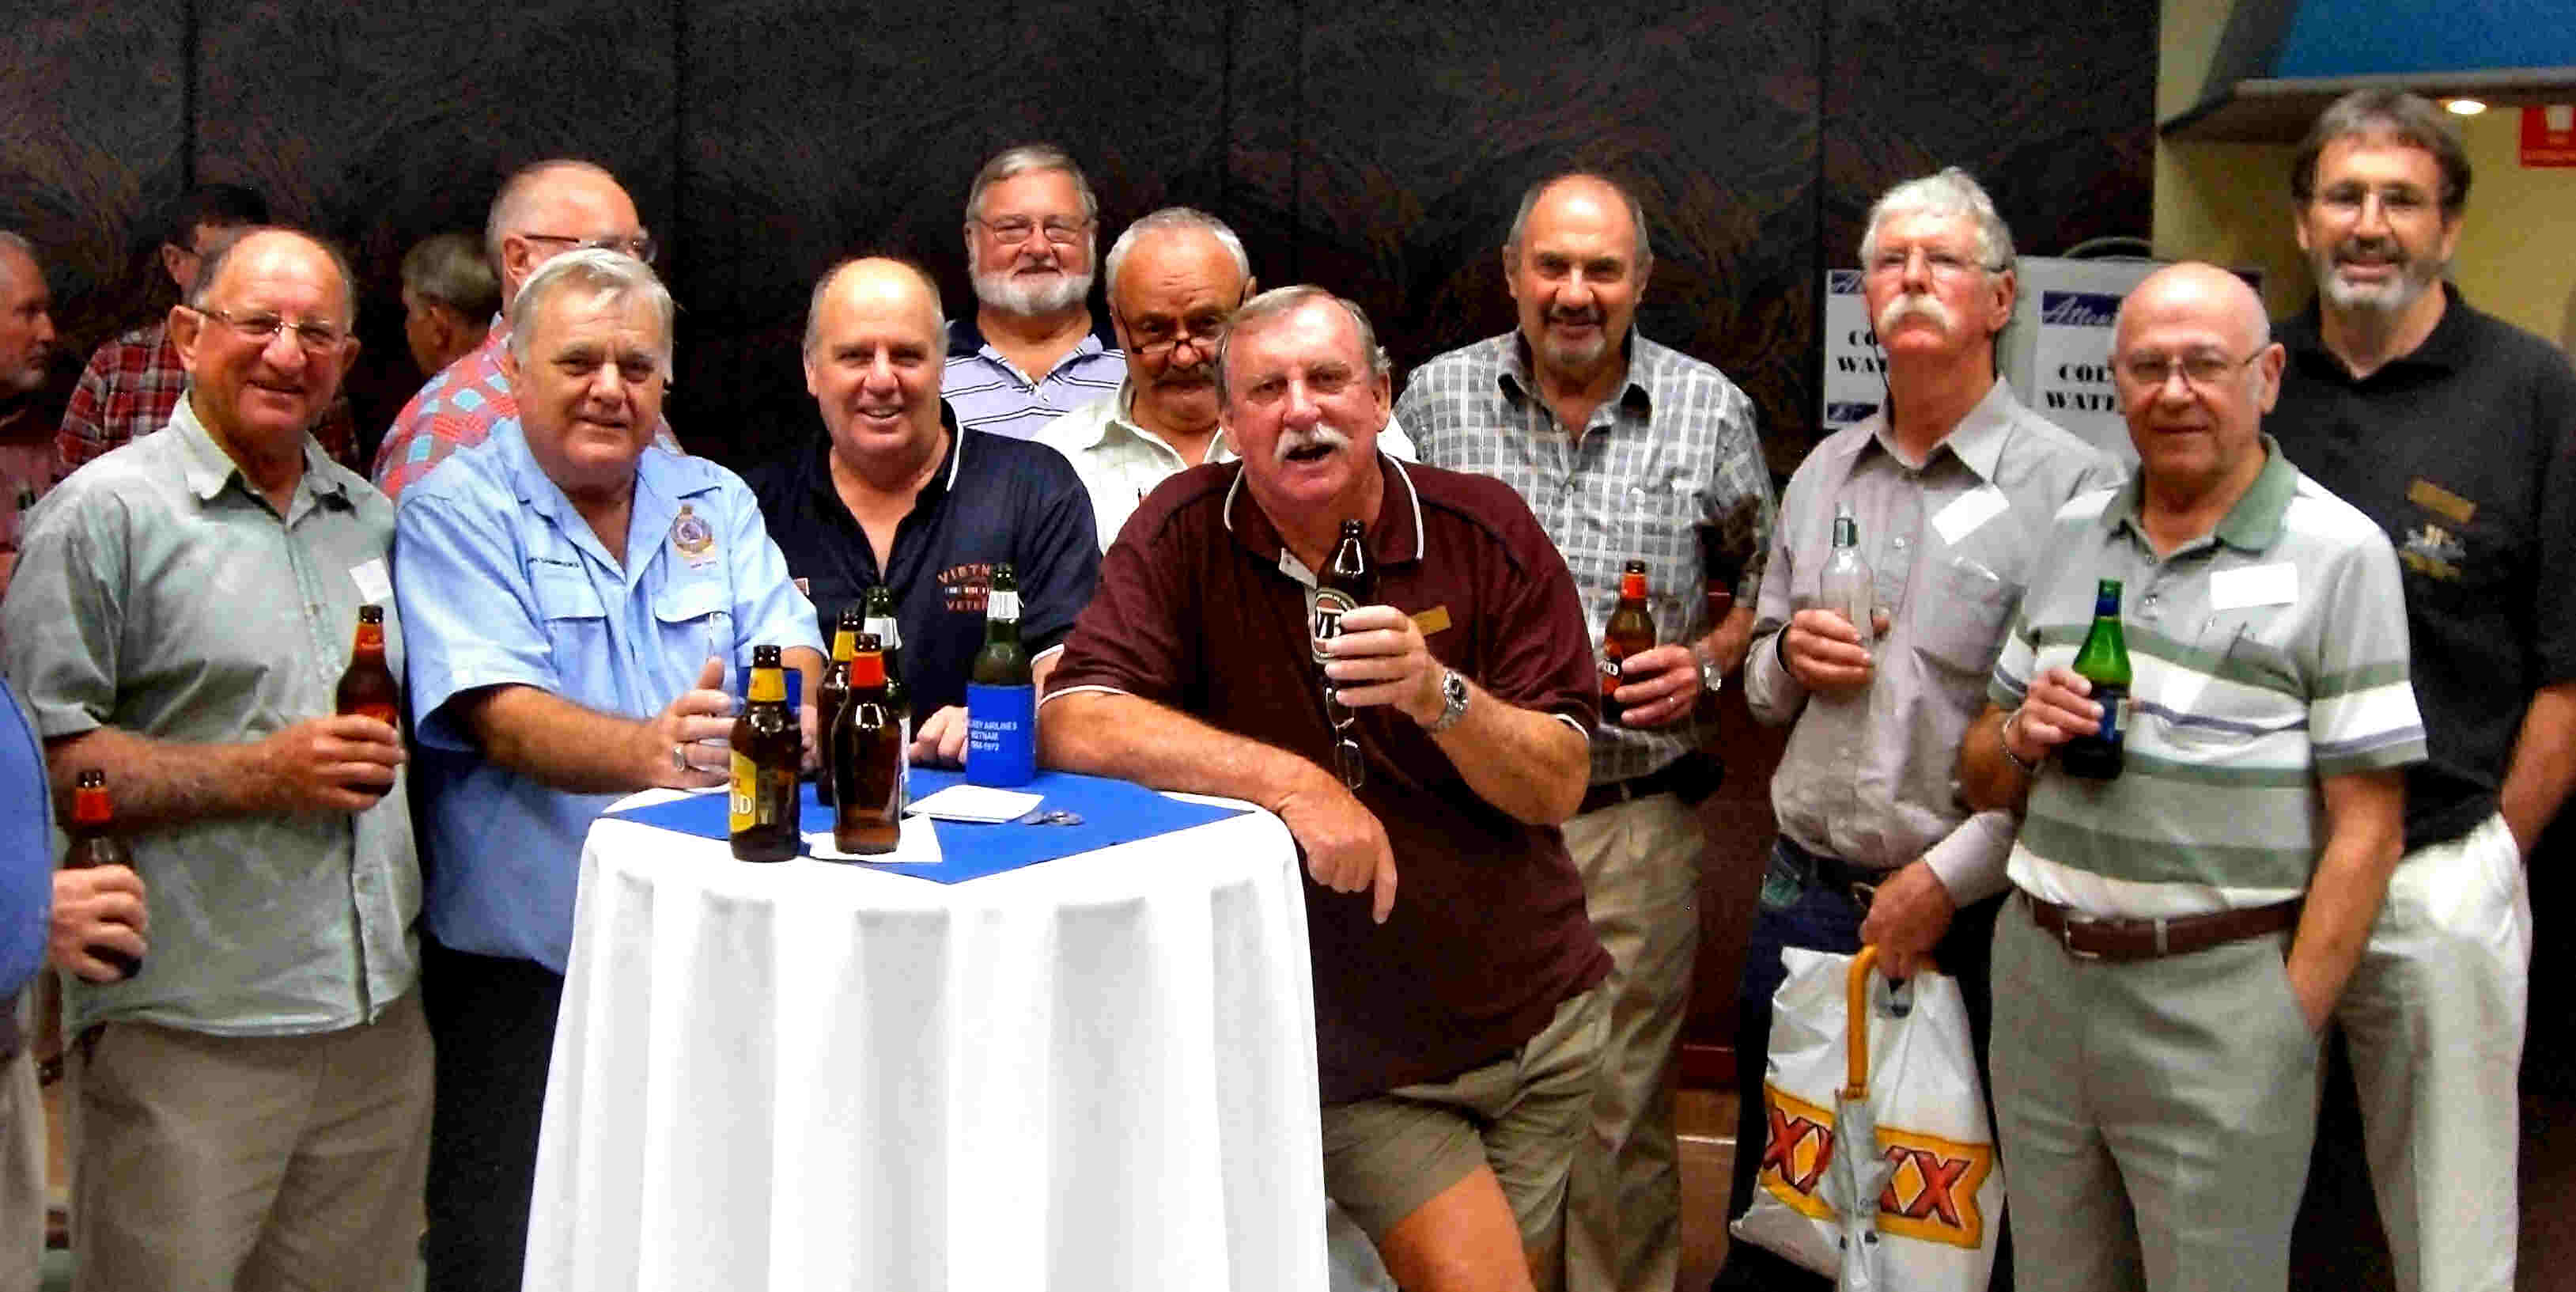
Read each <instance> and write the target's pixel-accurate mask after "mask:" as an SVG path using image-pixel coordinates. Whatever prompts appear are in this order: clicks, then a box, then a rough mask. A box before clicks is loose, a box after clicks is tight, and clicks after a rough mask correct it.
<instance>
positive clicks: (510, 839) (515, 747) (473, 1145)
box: [395, 250, 823, 1289]
mask: <svg viewBox="0 0 2576 1292" xmlns="http://www.w3.org/2000/svg"><path fill="white" fill-rule="evenodd" d="M671 316H672V305H671V297H670V294H669V292H667V291H666V290H664V288H663V287H662V284H661V283H660V281H658V280H657V279H655V278H654V276H653V273H652V271H651V270H650V269H648V268H646V267H645V266H644V264H643V263H642V262H640V261H637V260H635V259H633V258H631V257H628V256H624V255H621V254H618V253H616V252H612V251H604V250H589V251H579V252H573V253H570V254H567V255H564V256H560V257H558V258H556V259H555V260H553V261H550V262H548V263H547V264H546V266H545V267H544V268H542V269H540V270H538V271H537V273H536V274H535V275H533V276H532V277H531V278H530V279H529V280H528V282H527V283H526V285H525V286H523V287H522V288H521V289H520V291H519V295H518V296H517V297H516V298H514V299H513V301H512V302H511V305H510V320H509V321H510V329H511V330H510V340H509V351H508V355H507V359H506V361H505V362H506V364H507V366H508V369H509V372H510V376H511V380H512V383H513V388H514V389H515V390H516V391H517V392H518V399H519V416H518V417H517V418H516V419H513V420H505V421H503V422H501V423H500V424H498V425H497V426H495V427H494V428H493V432H492V436H491V438H490V439H489V440H487V441H485V442H484V443H483V444H481V445H478V446H475V447H473V448H470V449H466V450H462V451H460V452H458V453H457V454H455V455H454V456H452V457H451V458H449V459H448V460H447V461H445V462H442V463H441V464H439V466H438V467H436V468H435V469H433V470H432V471H431V472H430V473H429V474H428V475H426V476H424V477H422V478H421V480H420V481H419V482H418V483H416V484H414V485H412V486H411V487H410V488H409V489H407V490H405V491H404V493H403V498H402V506H401V508H400V510H399V512H398V514H397V520H396V539H395V574H396V578H397V582H398V585H399V586H398V592H397V595H398V597H399V599H400V603H401V606H402V608H403V611H404V614H405V616H406V622H407V623H411V621H410V619H409V616H412V615H418V616H420V618H419V620H418V621H417V622H416V623H412V627H411V641H412V656H411V673H410V688H411V709H412V718H413V722H414V723H415V725H416V730H417V732H418V735H419V740H420V746H421V767H420V776H421V785H422V789H423V798H422V802H423V808H424V812H425V816H426V819H427V821H428V832H427V841H428V851H429V853H430V855H431V856H432V857H433V858H434V862H433V866H434V869H433V873H432V878H431V880H430V884H429V893H428V898H427V902H426V911H425V914H426V923H427V925H428V931H429V934H430V936H429V938H428V939H427V940H425V942H424V946H423V960H424V979H425V982H426V988H425V996H426V1002H425V1003H426V1004H427V1005H428V1008H429V1015H430V1027H431V1030H432V1032H433V1034H434V1035H435V1036H436V1037H437V1038H438V1109H437V1117H436V1120H435V1122H434V1124H433V1127H432V1131H431V1148H430V1157H431V1164H430V1184H429V1219H430V1237H429V1245H428V1251H427V1255H428V1259H429V1267H430V1279H429V1286H430V1287H432V1288H448V1287H454V1288H473V1289H485V1288H495V1287H516V1286H518V1284H519V1275H520V1264H521V1261H522V1258H523V1256H524V1254H525V1249H526V1226H527V1210H528V1195H529V1190H530V1188H531V1185H532V1182H533V1176H534V1171H535V1165H536V1145H537V1129H538V1117H539V1113H540V1111H541V1109H542V1108H543V1106H544V1095H545V1078H546V1065H547V1061H548V1058H549V1056H550V1055H551V1054H552V1052H553V1048H554V1018H555V1006H556V1004H557V1002H558V1001H559V1000H560V999H561V996H562V990H563V977H562V974H563V969H564V961H565V958H566V956H567V954H568V953H569V951H570V949H571V945H572V916H573V891H574V886H575V882H576V879H577V876H578V871H579V867H580V861H581V849H582V840H583V838H584V836H585V835H586V834H587V833H588V832H589V829H590V823H591V820H592V819H593V818H594V817H596V816H597V815H598V814H599V812H600V810H601V809H602V808H604V807H606V806H607V805H608V804H609V803H610V802H612V801H614V800H615V799H616V798H617V797H618V796H620V795H623V794H626V793H630V792H632V791H635V790H641V789H647V788H652V787H655V786H670V787H677V788H705V787H710V786H715V785H720V784H723V783H724V779H725V778H724V772H723V770H722V769H723V768H724V767H725V765H726V762H727V758H728V755H727V752H726V750H725V749H723V748H722V747H721V744H720V742H721V741H722V740H723V739H724V737H725V736H726V735H727V733H728V732H729V731H730V730H731V727H732V722H733V719H732V716H731V709H732V701H731V700H730V698H729V697H728V696H727V695H726V694H725V693H724V691H723V690H722V689H720V688H721V687H722V684H723V675H724V673H725V672H726V671H728V669H729V666H730V665H732V664H740V663H748V662H749V661H750V659H751V649H752V645H753V643H755V642H759V643H768V644H774V645H778V646H782V647H785V648H786V650H785V657H786V662H787V663H788V664H789V666H791V667H794V668H797V669H799V670H801V671H803V672H804V673H805V674H806V682H807V687H806V690H807V693H808V694H811V693H812V691H813V683H814V680H815V675H816V673H817V672H818V671H819V670H820V668H821V664H822V658H823V655H822V641H821V638H820V637H819V636H818V635H817V633H816V630H815V625H814V608H813V606H812V605H811V604H810V603H809V602H807V601H806V599H805V597H804V594H802V593H800V592H798V591H797V590H796V588H795V586H794V585H793V584H792V583H790V582H789V580H788V577H787V567H786V563H785V561H784V560H782V559H781V558H780V556H779V553H778V549H777V547H776V546H774V545H773V544H772V543H771V542H770V541H769V536H768V533H767V531H766V529H765V528H764V527H763V525H762V523H761V517H760V509H759V507H758V505H757V504H756V503H754V502H753V500H752V495H751V491H750V489H749V488H747V487H746V486H745V485H744V484H743V483H742V481H741V480H740V479H739V478H738V477H736V476H735V475H734V474H733V473H732V472H730V471H727V470H725V469H724V468H722V467H720V466H717V465H715V464H714V463H712V462H708V461H706V460H704V459H700V458H686V457H681V456H679V455H677V454H673V453H671V452H669V451H667V450H665V449H662V448H660V447H657V446H655V445H654V443H653V428H654V427H655V426H657V425H658V424H659V423H660V420H661V403H662V393H663V386H664V382H665V381H666V380H667V378H668V374H669V372H670V357H671ZM810 725H811V724H810V723H809V724H808V727H809V730H810ZM708 742H718V743H715V744H710V743H708Z"/></svg>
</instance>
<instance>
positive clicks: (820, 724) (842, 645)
mask: <svg viewBox="0 0 2576 1292" xmlns="http://www.w3.org/2000/svg"><path fill="white" fill-rule="evenodd" d="M858 639H859V608H858V607H857V606H856V605H847V606H843V607H841V616H840V619H839V621H838V622H837V623H835V624H833V626H832V661H831V662H830V663H829V664H826V665H824V666H823V684H822V685H821V686H818V687H815V688H814V732H815V737H814V738H815V739H816V740H818V741H821V742H822V746H823V747H822V748H820V749H818V750H816V751H814V752H815V753H816V754H817V755H818V759H817V761H816V765H815V768H814V799H815V801H816V802H819V803H821V804H822V805H823V806H825V807H830V806H832V793H833V789H834V786H835V782H834V781H833V779H832V755H833V754H834V752H835V750H834V748H833V743H832V729H833V727H834V726H836V725H837V724H838V723H839V722H840V720H841V706H842V705H844V704H847V703H849V702H850V656H851V655H852V654H853V653H854V652H856V650H857V649H858Z"/></svg>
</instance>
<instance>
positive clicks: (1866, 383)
mask: <svg viewBox="0 0 2576 1292" xmlns="http://www.w3.org/2000/svg"><path fill="white" fill-rule="evenodd" d="M1824 384H1825V389H1824V419H1823V427H1822V430H1823V433H1824V434H1826V435H1831V434H1833V433H1834V432H1836V431H1839V430H1841V429H1842V428H1844V427H1846V426H1849V425H1851V424H1852V423H1854V422H1857V421H1860V420H1861V419H1863V418H1865V417H1868V416H1869V415H1870V414H1872V413H1875V412H1877V411H1878V406H1879V404H1880V403H1881V402H1882V401H1884V400H1885V399H1886V398H1887V356H1886V354H1885V353H1883V352H1882V351H1880V350H1879V348H1878V339H1877V337H1876V336H1875V335H1873V334H1872V333H1871V331H1870V327H1869V298H1868V297H1867V296H1864V295H1862V294H1861V289H1860V271H1859V270H1857V269H1828V270H1826V271H1825V383H1824Z"/></svg>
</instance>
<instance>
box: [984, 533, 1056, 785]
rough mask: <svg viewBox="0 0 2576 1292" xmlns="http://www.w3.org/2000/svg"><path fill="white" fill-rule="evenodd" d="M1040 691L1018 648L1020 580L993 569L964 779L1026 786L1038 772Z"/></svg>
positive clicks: (1002, 567)
mask: <svg viewBox="0 0 2576 1292" xmlns="http://www.w3.org/2000/svg"><path fill="white" fill-rule="evenodd" d="M1037 735H1038V689H1037V686H1036V685H1035V683H1034V680H1033V679H1032V678H1031V677H1030V676H1029V652H1028V651H1027V649H1026V648H1024V647H1022V646H1021V645H1020V579H1019V575H1018V574H1016V573H1015V572H1013V571H1012V569H1011V565H1010V562H1008V561H1001V562H996V563H995V564H994V566H993V580H992V588H991V591H990V592H989V593H988V594H987V595H986V597H985V599H984V649H982V650H980V651H977V652H975V664H974V667H973V668H972V669H971V670H970V671H969V672H968V674H967V682H966V779H967V781H968V782H969V783H970V784H975V785H1000V786H1010V785H1026V784H1028V783H1029V780H1030V778H1032V777H1034V776H1036V775H1037V771H1038V742H1037Z"/></svg>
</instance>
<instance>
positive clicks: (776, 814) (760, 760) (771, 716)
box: [728, 646, 805, 861]
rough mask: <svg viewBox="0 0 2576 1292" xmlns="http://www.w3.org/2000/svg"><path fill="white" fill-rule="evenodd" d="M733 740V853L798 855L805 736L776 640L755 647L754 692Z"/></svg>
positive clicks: (778, 857)
mask: <svg viewBox="0 0 2576 1292" xmlns="http://www.w3.org/2000/svg"><path fill="white" fill-rule="evenodd" d="M731 743H732V745H733V789H732V802H731V803H730V804H729V805H728V806H729V808H730V809H731V810H730V812H729V816H730V818H731V819H730V822H729V824H730V825H731V826H732V833H733V855H734V856H735V857H736V858H738V859H740V860H743V861H785V860H787V859H788V858H790V857H793V856H795V855H796V854H797V853H798V852H799V851H800V850H801V849H802V846H803V843H804V840H803V837H802V835H801V833H800V831H799V829H798V826H799V825H800V820H799V818H800V816H801V815H802V810H803V800H802V796H800V795H799V794H798V793H797V792H796V770H797V767H798V765H799V764H801V763H803V762H804V761H805V737H804V735H803V734H802V733H801V732H799V731H798V730H797V729H796V716H795V715H794V714H792V713H789V712H788V711H787V674H786V671H785V670H784V669H782V668H781V667H780V666H779V662H778V648H777V647H775V646H754V647H752V648H751V694H750V696H749V703H747V704H745V705H743V707H742V713H741V714H740V715H739V716H737V717H736V718H735V719H734V720H733V737H732V741H731Z"/></svg>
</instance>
